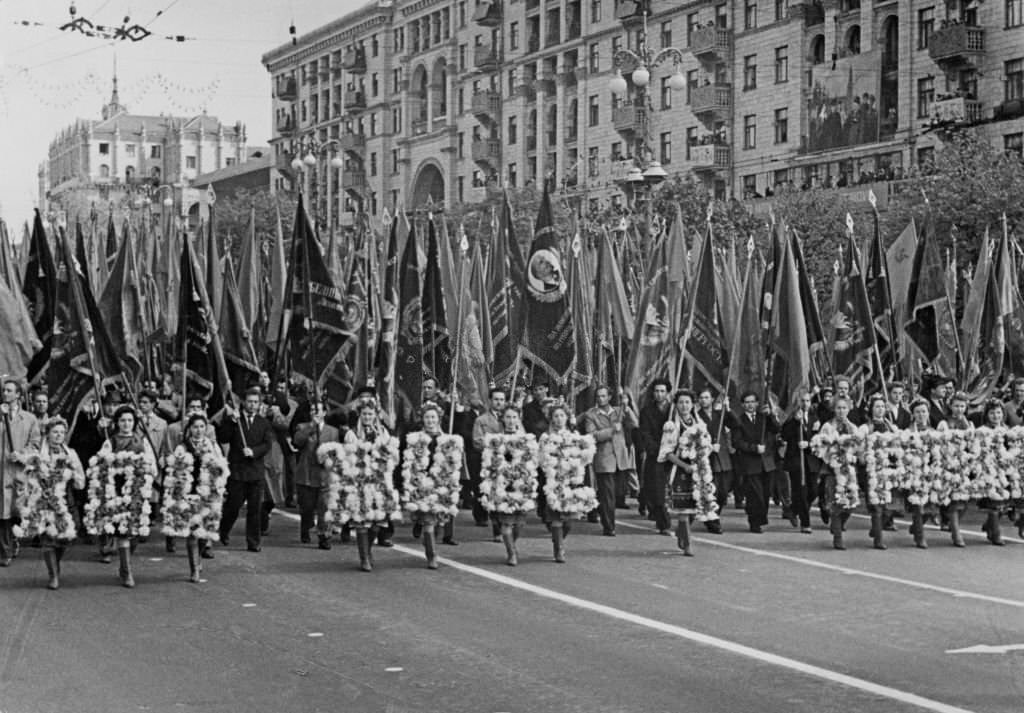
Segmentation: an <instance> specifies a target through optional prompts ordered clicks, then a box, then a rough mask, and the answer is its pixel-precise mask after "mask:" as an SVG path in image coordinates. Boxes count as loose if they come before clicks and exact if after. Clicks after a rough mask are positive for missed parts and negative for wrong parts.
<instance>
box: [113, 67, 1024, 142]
mask: <svg viewBox="0 0 1024 713" xmlns="http://www.w3.org/2000/svg"><path fill="white" fill-rule="evenodd" d="M1005 67H1006V70H1005V71H1006V101H1010V100H1012V99H1021V98H1024V59H1011V60H1010V61H1009V62H1007V63H1006V65H1005ZM100 145H101V146H102V145H103V144H100Z"/></svg>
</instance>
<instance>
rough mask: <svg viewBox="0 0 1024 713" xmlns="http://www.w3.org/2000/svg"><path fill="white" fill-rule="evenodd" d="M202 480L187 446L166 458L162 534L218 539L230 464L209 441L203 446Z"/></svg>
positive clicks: (200, 458) (200, 457)
mask: <svg viewBox="0 0 1024 713" xmlns="http://www.w3.org/2000/svg"><path fill="white" fill-rule="evenodd" d="M197 455H198V457H199V477H198V478H194V477H193V475H192V474H193V471H194V468H195V458H196V456H194V455H193V454H192V453H190V452H189V450H188V449H187V448H185V446H178V447H177V448H175V449H174V453H172V454H171V455H170V456H168V457H167V464H166V467H165V469H164V497H163V531H164V534H165V535H167V536H170V537H199V538H202V539H211V538H213V537H216V536H217V532H218V529H219V527H220V516H221V511H222V510H223V506H224V492H225V489H226V487H227V482H228V462H227V460H226V459H225V458H224V457H223V456H222V455H221V454H220V452H219V451H218V450H217V448H216V446H215V445H214V444H213V443H211V442H210V441H209V440H205V439H204V441H203V444H202V446H201V447H200V452H199V453H198V454H197Z"/></svg>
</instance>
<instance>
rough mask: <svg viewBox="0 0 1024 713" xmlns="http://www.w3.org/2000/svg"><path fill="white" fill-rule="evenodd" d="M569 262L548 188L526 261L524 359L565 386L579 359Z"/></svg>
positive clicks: (524, 283) (541, 204) (541, 202)
mask: <svg viewBox="0 0 1024 713" xmlns="http://www.w3.org/2000/svg"><path fill="white" fill-rule="evenodd" d="M564 266H565V261H564V260H563V258H562V251H561V249H560V247H559V245H558V234H557V232H556V231H555V226H554V223H553V221H552V215H551V197H550V196H549V195H548V191H547V187H545V188H544V194H543V195H542V196H541V199H540V209H539V210H538V211H537V222H536V225H535V227H534V230H533V243H532V244H531V246H530V257H529V259H527V261H526V274H525V276H524V280H523V282H522V284H523V287H524V293H525V296H524V306H525V308H526V324H525V331H524V332H523V356H525V357H528V358H529V359H530V361H532V362H533V364H534V366H536V367H539V368H541V369H543V370H544V371H546V372H547V373H548V374H549V375H550V376H551V377H552V378H553V379H555V380H557V381H558V382H559V383H563V382H564V381H565V380H566V378H567V377H568V376H569V372H570V371H571V369H572V365H573V361H574V360H575V358H576V343H575V338H574V336H573V323H572V309H570V304H569V294H568V288H569V285H568V282H567V281H566V270H565V267H564Z"/></svg>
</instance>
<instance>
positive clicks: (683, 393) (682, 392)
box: [672, 389, 697, 403]
mask: <svg viewBox="0 0 1024 713" xmlns="http://www.w3.org/2000/svg"><path fill="white" fill-rule="evenodd" d="M683 396H689V397H690V401H693V402H694V403H696V401H697V397H696V396H694V393H693V392H692V391H691V390H690V389H679V391H677V392H676V395H675V397H674V398H673V399H672V402H673V403H675V402H677V401H679V399H681V398H682V397H683Z"/></svg>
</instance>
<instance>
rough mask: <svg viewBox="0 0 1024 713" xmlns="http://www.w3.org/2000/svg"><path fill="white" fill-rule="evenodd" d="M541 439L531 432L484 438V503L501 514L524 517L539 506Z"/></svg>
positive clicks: (481, 472) (481, 487)
mask: <svg viewBox="0 0 1024 713" xmlns="http://www.w3.org/2000/svg"><path fill="white" fill-rule="evenodd" d="M537 450H538V447H537V439H536V438H534V437H533V434H530V433H492V434H489V435H487V436H485V437H484V451H483V454H482V458H481V469H480V478H481V482H480V504H481V505H482V506H483V508H484V510H487V511H488V512H495V513H498V514H499V515H521V514H523V513H526V512H529V511H530V510H533V509H534V508H536V507H537Z"/></svg>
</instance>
